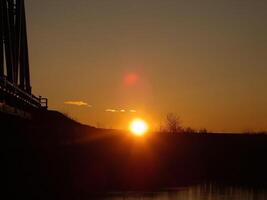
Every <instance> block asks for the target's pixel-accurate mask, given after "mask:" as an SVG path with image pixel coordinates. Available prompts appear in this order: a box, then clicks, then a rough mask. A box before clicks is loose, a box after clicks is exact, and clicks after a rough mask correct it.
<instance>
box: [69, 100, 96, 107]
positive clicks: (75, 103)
mask: <svg viewBox="0 0 267 200" xmlns="http://www.w3.org/2000/svg"><path fill="white" fill-rule="evenodd" d="M64 104H67V105H74V106H85V107H92V106H91V105H89V104H88V103H86V102H84V101H65V102H64Z"/></svg>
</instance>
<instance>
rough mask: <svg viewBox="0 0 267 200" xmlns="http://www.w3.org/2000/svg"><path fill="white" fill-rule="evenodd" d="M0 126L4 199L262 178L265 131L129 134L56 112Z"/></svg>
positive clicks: (266, 164)
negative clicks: (82, 123) (95, 126)
mask: <svg viewBox="0 0 267 200" xmlns="http://www.w3.org/2000/svg"><path fill="white" fill-rule="evenodd" d="M0 125H1V130H0V132H1V140H0V142H1V154H2V156H1V168H2V170H1V171H2V172H1V174H2V175H3V176H2V175H1V182H2V183H4V184H3V185H4V187H2V191H3V192H1V195H4V194H7V195H9V197H8V198H7V199H21V198H22V197H27V199H46V200H47V199H64V200H67V199H88V198H89V197H92V195H97V194H98V193H101V194H103V193H104V192H107V191H121V190H157V189H161V188H170V187H178V186H182V185H187V184H194V183H202V182H218V183H227V184H228V183H229V184H242V185H255V186H260V187H262V186H263V187H264V186H266V184H267V159H266V158H267V136H266V135H234V134H227V135H226V134H206V135H199V134H166V133H151V134H149V135H148V136H146V137H144V138H136V137H133V136H132V135H130V134H128V133H123V132H119V131H114V130H101V129H95V128H92V127H88V126H84V125H80V124H78V123H76V122H74V121H72V120H70V119H68V118H66V117H65V116H63V115H62V114H60V113H58V112H43V113H42V114H41V115H40V113H39V114H36V115H35V117H34V120H33V121H27V120H22V119H16V118H14V117H10V116H5V115H3V114H0ZM2 177H3V178H2ZM1 199H2V198H1Z"/></svg>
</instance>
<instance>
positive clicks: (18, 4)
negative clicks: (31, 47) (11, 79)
mask: <svg viewBox="0 0 267 200" xmlns="http://www.w3.org/2000/svg"><path fill="white" fill-rule="evenodd" d="M15 5H16V6H15V35H14V37H15V57H16V60H15V62H16V65H15V68H16V77H15V78H16V80H17V84H19V86H20V85H21V81H19V79H21V78H22V77H21V73H20V71H21V69H20V66H19V65H20V49H21V9H22V6H21V0H16V4H15ZM19 73H20V74H19ZM22 79H23V78H22ZM22 85H24V84H22Z"/></svg>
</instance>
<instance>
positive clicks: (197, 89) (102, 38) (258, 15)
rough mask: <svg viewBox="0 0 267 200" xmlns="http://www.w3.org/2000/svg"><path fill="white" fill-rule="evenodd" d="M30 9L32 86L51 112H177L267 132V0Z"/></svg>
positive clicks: (153, 118) (108, 119) (107, 123)
mask: <svg viewBox="0 0 267 200" xmlns="http://www.w3.org/2000/svg"><path fill="white" fill-rule="evenodd" d="M26 10H27V20H28V36H29V50H30V61H31V78H32V86H33V91H34V94H36V95H39V94H41V95H43V96H46V97H48V98H49V106H50V108H51V109H57V110H60V111H63V112H66V113H68V114H69V115H71V116H73V118H75V119H77V120H79V121H81V122H83V123H86V124H92V125H98V126H101V127H106V128H110V127H112V128H122V127H126V126H127V122H128V121H129V120H130V119H131V118H133V117H136V116H139V117H144V118H145V119H147V120H148V121H149V122H150V123H151V124H152V126H153V127H155V128H158V127H159V124H160V123H162V121H163V120H164V118H165V116H166V114H167V113H169V112H173V113H177V115H179V116H180V118H181V119H182V122H183V124H184V125H185V126H191V127H193V128H196V129H200V128H204V127H205V128H207V129H209V130H212V131H224V132H227V131H245V130H263V129H265V130H266V129H267V104H266V103H267V93H266V85H267V60H266V58H267V39H266V35H267V20H266V19H267V12H266V10H267V2H266V1H264V0H262V1H261V0H258V1H256V2H255V1H253V0H234V1H216V0H204V1H196V0H195V1H193V0H189V1H171V0H165V1H160V0H153V1H148V0H142V1H141V0H137V1H130V0H110V1H104V0H103V1H98V0H79V1H77V0H75V1H74V0H57V1H43V0H26ZM64 102H67V104H65V103H64ZM74 104H78V105H74ZM107 109H109V110H108V111H113V112H107ZM123 110H124V111H123Z"/></svg>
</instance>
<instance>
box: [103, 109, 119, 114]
mask: <svg viewBox="0 0 267 200" xmlns="http://www.w3.org/2000/svg"><path fill="white" fill-rule="evenodd" d="M105 111H106V112H112V113H115V112H118V111H117V110H115V109H110V108H108V109H106V110H105Z"/></svg>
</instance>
